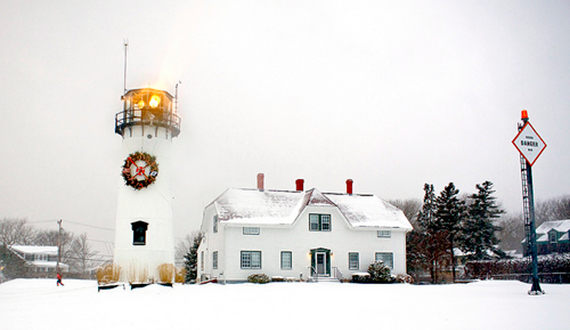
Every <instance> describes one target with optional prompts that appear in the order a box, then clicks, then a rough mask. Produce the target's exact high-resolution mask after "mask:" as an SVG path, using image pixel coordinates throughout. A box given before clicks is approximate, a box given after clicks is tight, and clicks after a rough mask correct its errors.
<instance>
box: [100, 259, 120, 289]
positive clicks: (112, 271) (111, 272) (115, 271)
mask: <svg viewBox="0 0 570 330" xmlns="http://www.w3.org/2000/svg"><path fill="white" fill-rule="evenodd" d="M120 275H121V267H119V266H117V265H114V264H107V265H105V266H103V267H99V268H98V269H97V283H98V284H99V285H104V284H113V283H117V282H118V281H119V277H120Z"/></svg>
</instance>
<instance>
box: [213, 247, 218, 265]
mask: <svg viewBox="0 0 570 330" xmlns="http://www.w3.org/2000/svg"><path fill="white" fill-rule="evenodd" d="M212 268H213V269H218V251H214V252H212Z"/></svg>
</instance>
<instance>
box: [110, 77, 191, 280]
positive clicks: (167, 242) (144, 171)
mask: <svg viewBox="0 0 570 330" xmlns="http://www.w3.org/2000/svg"><path fill="white" fill-rule="evenodd" d="M122 100H123V103H124V105H123V110H122V111H121V112H119V113H117V114H116V116H115V133H117V134H119V135H121V136H122V138H123V154H124V155H123V166H122V169H121V170H122V176H123V179H124V183H125V185H124V186H122V187H121V188H119V196H118V204H117V221H116V226H115V257H114V259H115V260H114V264H115V266H118V268H120V270H121V276H120V281H123V282H129V283H131V284H148V283H153V282H163V283H172V275H168V272H170V273H172V269H173V267H174V232H173V225H172V200H173V196H172V192H171V189H170V175H171V162H172V155H171V149H172V139H173V138H175V137H177V136H178V134H180V117H179V116H178V115H177V113H176V109H173V106H174V102H175V101H176V100H175V99H174V98H173V97H172V95H170V94H169V93H168V92H166V91H162V90H157V89H152V88H141V89H132V90H129V91H127V92H126V93H125V94H124V95H123V96H122ZM159 268H161V270H160V271H159ZM165 269H166V270H165ZM168 269H170V270H168ZM165 272H166V273H165ZM165 274H166V275H165ZM165 277H166V278H165ZM168 277H170V278H168Z"/></svg>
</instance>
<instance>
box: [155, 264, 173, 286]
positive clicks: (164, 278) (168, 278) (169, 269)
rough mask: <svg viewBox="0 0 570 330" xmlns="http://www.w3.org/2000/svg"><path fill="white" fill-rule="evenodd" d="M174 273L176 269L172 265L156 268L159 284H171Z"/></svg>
mask: <svg viewBox="0 0 570 330" xmlns="http://www.w3.org/2000/svg"><path fill="white" fill-rule="evenodd" d="M175 271H176V269H175V267H174V265H173V264H162V265H160V266H158V277H159V279H160V283H168V284H172V279H173V278H174V274H175Z"/></svg>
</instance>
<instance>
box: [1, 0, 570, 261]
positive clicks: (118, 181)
mask: <svg viewBox="0 0 570 330" xmlns="http://www.w3.org/2000/svg"><path fill="white" fill-rule="evenodd" d="M569 17H570V3H569V2H567V1H439V0H438V1H411V2H407V1H358V0H356V1H355V0H351V1H324V0H323V1H296V0H290V1H283V0H281V1H269V0H259V1H229V0H228V1H92V2H89V3H88V2H77V1H12V0H7V1H6V0H4V1H3V2H2V10H1V11H0V44H1V47H2V48H1V51H0V93H1V94H0V96H1V100H2V102H1V103H0V114H1V115H2V119H1V120H0V140H1V144H0V155H1V158H0V159H1V160H0V217H25V218H27V219H28V221H29V222H31V223H35V224H36V225H37V226H43V227H42V228H49V229H56V228H57V224H56V222H55V220H56V219H63V223H64V228H65V229H67V230H70V231H73V232H75V233H77V234H80V233H82V232H88V233H89V236H90V238H91V239H92V240H93V242H98V243H101V242H109V243H110V242H112V241H113V240H114V234H113V232H112V229H113V228H114V226H115V213H116V206H117V192H118V188H119V187H120V186H121V185H122V184H123V181H122V178H121V176H120V172H121V166H122V164H123V160H124V158H125V155H123V154H122V153H121V152H122V149H121V137H120V136H119V135H117V134H115V133H114V116H115V113H117V112H119V111H120V110H121V107H122V104H121V101H120V96H121V94H122V92H123V64H124V48H123V39H128V41H129V49H128V50H129V53H128V76H127V88H128V89H130V88H140V87H147V86H151V87H155V88H161V89H166V90H167V91H169V92H170V93H171V94H174V91H175V90H174V87H175V84H176V83H177V82H178V81H181V82H182V84H181V85H180V86H179V113H180V115H181V117H182V120H183V121H182V132H181V134H180V136H179V137H178V138H176V139H175V140H174V148H173V149H174V152H175V153H176V155H177V156H176V164H175V166H176V173H175V175H174V177H175V178H176V181H175V182H173V183H172V184H173V189H174V195H175V198H176V199H175V204H174V221H175V230H176V234H175V236H176V237H177V238H182V237H184V235H186V234H189V233H191V232H192V231H195V230H197V229H198V227H199V225H200V222H201V219H202V211H203V209H204V207H205V206H206V205H207V204H209V203H210V202H211V201H213V200H214V199H215V198H216V197H217V196H219V195H220V194H221V193H222V192H223V191H224V190H225V189H227V188H229V187H252V188H253V187H255V186H256V174H257V173H259V172H263V173H265V175H266V180H265V182H266V188H275V189H294V188H295V180H296V179H298V178H303V179H305V188H306V189H309V188H313V187H314V188H317V189H319V190H321V191H326V192H344V191H345V181H346V179H348V178H351V179H353V180H354V190H355V193H373V194H376V195H378V196H379V197H381V198H383V199H388V200H391V199H408V198H417V199H421V198H422V197H423V190H422V188H423V184H424V183H426V182H427V183H433V184H434V186H435V189H436V191H437V192H439V191H441V190H442V189H443V187H444V186H445V185H446V184H447V183H449V182H451V181H452V182H454V183H455V184H456V186H457V187H458V188H459V189H460V190H461V193H473V192H475V184H477V183H481V182H483V181H485V180H490V181H492V182H494V183H495V188H496V191H497V192H496V196H497V197H498V199H499V200H500V202H502V204H503V207H504V208H505V209H506V210H507V211H509V212H510V213H517V212H520V210H521V209H522V197H521V183H520V169H519V166H520V165H519V156H518V152H517V150H516V149H515V148H514V146H513V145H512V143H511V141H512V140H513V138H514V137H515V135H516V133H517V130H516V125H517V123H518V122H519V121H520V112H521V110H522V109H528V111H529V115H530V121H531V123H532V124H533V126H534V127H535V128H536V130H537V131H538V132H539V134H540V135H541V136H542V138H543V139H544V140H545V141H546V144H547V145H548V147H547V148H546V150H545V151H544V153H543V154H542V156H541V157H540V158H539V159H538V160H537V162H536V163H535V165H534V167H533V174H534V182H535V194H536V198H537V199H538V200H540V199H547V198H550V197H554V196H560V195H564V194H568V193H570V175H569V174H568V170H569V169H570V148H569V147H568V141H570V129H569V128H568V126H569V124H570V119H569V114H570V111H569V110H570V109H569V106H570V93H569V92H568V89H569V86H570V20H569V19H568V18H569ZM88 226H92V227H88ZM94 227H97V228H94ZM97 250H99V251H101V252H102V253H104V254H107V253H108V252H109V251H106V250H109V244H107V245H105V246H103V247H101V246H99V247H98V248H97Z"/></svg>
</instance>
